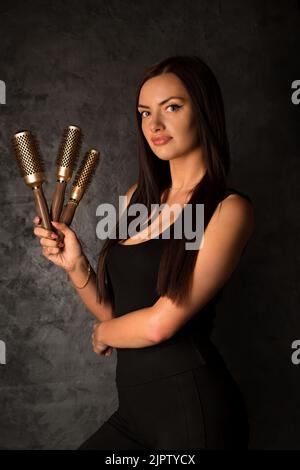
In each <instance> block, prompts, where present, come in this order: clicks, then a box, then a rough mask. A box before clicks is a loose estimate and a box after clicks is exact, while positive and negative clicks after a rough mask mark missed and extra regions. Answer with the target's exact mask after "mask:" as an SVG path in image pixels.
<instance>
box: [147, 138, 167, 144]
mask: <svg viewBox="0 0 300 470" xmlns="http://www.w3.org/2000/svg"><path fill="white" fill-rule="evenodd" d="M171 139H172V137H160V138H158V139H151V140H152V142H153V143H154V145H164V144H166V143H167V142H169V141H170V140H171Z"/></svg>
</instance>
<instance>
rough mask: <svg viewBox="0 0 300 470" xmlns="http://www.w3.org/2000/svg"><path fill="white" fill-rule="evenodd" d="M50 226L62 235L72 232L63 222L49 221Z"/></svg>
mask: <svg viewBox="0 0 300 470" xmlns="http://www.w3.org/2000/svg"><path fill="white" fill-rule="evenodd" d="M51 224H52V225H53V226H54V227H55V228H57V229H58V230H59V231H60V232H62V233H63V234H64V235H67V234H68V233H70V232H72V230H71V229H70V228H69V227H68V226H67V225H66V224H64V223H63V222H56V221H54V220H51Z"/></svg>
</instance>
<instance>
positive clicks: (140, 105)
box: [138, 96, 184, 109]
mask: <svg viewBox="0 0 300 470" xmlns="http://www.w3.org/2000/svg"><path fill="white" fill-rule="evenodd" d="M174 98H178V99H179V100H183V101H184V98H182V96H170V98H167V99H166V100H163V101H162V102H161V103H158V104H159V106H161V105H162V104H165V103H166V102H167V101H170V100H172V99H174ZM138 108H148V109H150V108H149V106H145V105H144V104H138Z"/></svg>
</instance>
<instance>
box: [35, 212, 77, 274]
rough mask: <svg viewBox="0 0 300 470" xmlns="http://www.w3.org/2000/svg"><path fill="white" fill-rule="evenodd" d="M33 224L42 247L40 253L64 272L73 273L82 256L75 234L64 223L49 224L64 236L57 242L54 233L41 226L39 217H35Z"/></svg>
mask: <svg viewBox="0 0 300 470" xmlns="http://www.w3.org/2000/svg"><path fill="white" fill-rule="evenodd" d="M33 222H34V224H35V225H36V226H35V228H34V230H33V232H34V234H35V235H37V237H39V238H40V244H41V245H42V247H43V249H42V253H43V255H44V256H45V258H47V259H48V260H49V261H52V263H54V264H55V265H56V266H59V267H61V268H63V269H64V270H65V271H68V272H71V271H73V270H74V269H75V267H76V263H77V262H78V260H79V259H80V258H81V257H82V256H83V253H82V249H81V245H80V243H79V240H78V238H77V236H76V234H75V232H74V231H73V230H72V229H70V227H68V226H67V225H66V224H64V223H61V222H51V224H52V225H53V226H54V227H55V228H56V229H58V230H59V231H60V232H62V233H63V235H64V240H63V241H62V242H58V241H57V239H58V235H57V234H56V233H54V231H53V232H51V231H49V230H47V229H45V228H43V227H42V226H41V218H40V217H38V216H36V217H35V218H34V219H33ZM53 235H54V236H53Z"/></svg>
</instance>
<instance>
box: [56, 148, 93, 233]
mask: <svg viewBox="0 0 300 470" xmlns="http://www.w3.org/2000/svg"><path fill="white" fill-rule="evenodd" d="M99 161H100V152H99V151H98V150H95V149H90V150H89V151H88V152H87V153H86V154H85V157H84V159H83V161H82V163H81V166H80V168H79V170H78V172H77V174H76V176H75V179H74V183H73V185H72V189H71V192H70V196H69V201H68V203H67V204H66V205H65V207H64V210H63V212H62V214H61V217H60V222H64V223H65V224H67V225H70V224H71V222H72V220H73V217H74V214H75V211H76V208H77V206H78V204H79V202H80V201H81V199H82V197H83V195H84V193H85V192H86V190H87V188H88V186H89V184H90V182H91V180H92V177H93V175H94V173H95V170H96V168H97V166H98V164H99Z"/></svg>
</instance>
